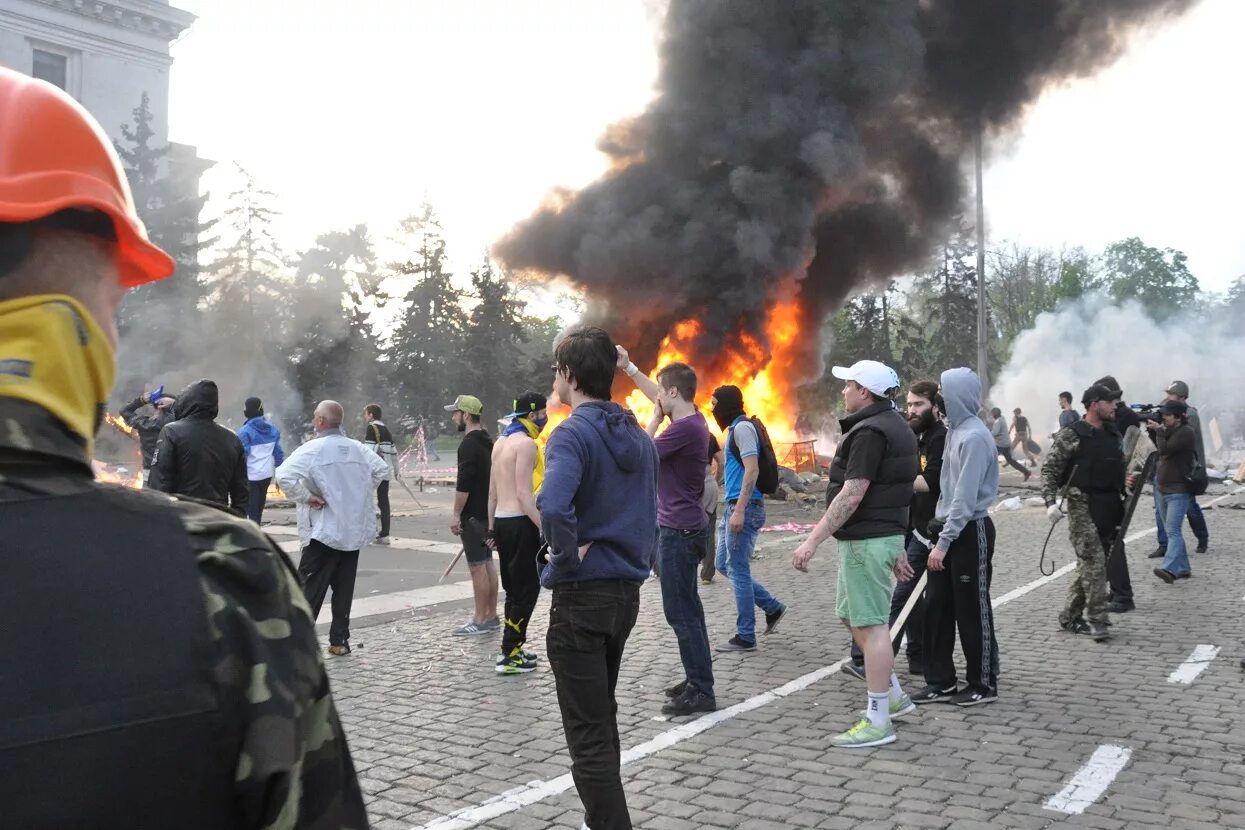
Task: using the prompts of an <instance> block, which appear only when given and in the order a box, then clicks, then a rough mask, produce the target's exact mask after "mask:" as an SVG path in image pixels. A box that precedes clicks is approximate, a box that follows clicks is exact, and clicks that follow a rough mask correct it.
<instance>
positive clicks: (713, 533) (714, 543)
mask: <svg viewBox="0 0 1245 830" xmlns="http://www.w3.org/2000/svg"><path fill="white" fill-rule="evenodd" d="M705 515H706V516H708V517H709V524H708V526H706V527H705V558H704V559H702V560H701V562H700V578H701V579H703V580H705V581H706V582H708V581H709V580H711V579H713V575H714V574H715V573H717V570H718V569H717V568H715V567H714V566H713V560H714V559H715V558H716V557H717V552H718V511H716V510H714V511H713V512H712V513H706V514H705Z"/></svg>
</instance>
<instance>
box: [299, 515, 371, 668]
mask: <svg viewBox="0 0 1245 830" xmlns="http://www.w3.org/2000/svg"><path fill="white" fill-rule="evenodd" d="M358 573H359V552H358V551H357V550H337V549H335V548H331V547H329V546H328V545H326V544H324V543H323V542H321V541H319V540H318V539H312V540H311V543H310V544H308V545H307V547H305V548H303V556H302V559H300V560H298V575H299V576H301V577H302V578H303V593H304V594H306V595H307V604H308V605H310V606H311V618H312V619H313V620H314V619H315V618H316V617H318V616H320V607H321V606H322V605H324V597H325V595H326V594H327V593H328V592H329V588H332V589H333V599H332V602H331V607H332V609H333V623H332V625H330V626H329V644H330V645H334V646H344V645H349V644H350V606H351V605H352V604H353V603H354V583H355V577H356V576H357V575H358Z"/></svg>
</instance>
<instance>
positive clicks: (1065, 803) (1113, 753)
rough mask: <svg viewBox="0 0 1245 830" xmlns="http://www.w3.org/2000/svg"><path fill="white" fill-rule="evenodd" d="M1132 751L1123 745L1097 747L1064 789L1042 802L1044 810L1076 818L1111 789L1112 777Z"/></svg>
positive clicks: (1130, 755) (1126, 761) (1124, 763)
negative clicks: (1075, 816)
mask: <svg viewBox="0 0 1245 830" xmlns="http://www.w3.org/2000/svg"><path fill="white" fill-rule="evenodd" d="M1132 754H1133V751H1132V750H1131V749H1129V748H1128V747H1124V746H1111V745H1110V744H1107V745H1104V746H1100V747H1098V748H1097V749H1095V750H1094V754H1093V755H1091V756H1090V758H1089V761H1087V762H1086V764H1085V766H1083V767H1081V768H1080V769H1079V770H1077V771H1076V775H1074V776H1072V780H1071V781H1069V782H1068V786H1066V787H1064V788H1063V789H1062V790H1060V791H1059V792H1058V793H1056V794H1055V795H1054V796H1052V797H1051V799H1050V800H1049V801H1047V802H1046V804H1045V805H1043V806H1045V808H1046V809H1047V810H1055V811H1056V812H1060V813H1067V814H1069V815H1080V814H1081V813H1083V812H1085V808H1086V807H1088V806H1089V805H1091V804H1093V803H1094V802H1095V801H1097V800H1098V799H1099V798H1101V797H1102V794H1103V793H1104V792H1106V791H1107V787H1109V786H1111V782H1112V781H1114V780H1115V776H1117V775H1119V774H1120V771H1121V770H1122V769H1124V767H1125V766H1126V765H1127V764H1128V759H1129V758H1130V757H1132Z"/></svg>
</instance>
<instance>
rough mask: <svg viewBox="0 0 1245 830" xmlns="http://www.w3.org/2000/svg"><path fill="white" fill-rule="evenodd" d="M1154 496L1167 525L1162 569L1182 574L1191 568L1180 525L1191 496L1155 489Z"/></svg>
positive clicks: (1177, 574)
mask: <svg viewBox="0 0 1245 830" xmlns="http://www.w3.org/2000/svg"><path fill="white" fill-rule="evenodd" d="M1154 498H1155V499H1156V500H1157V501H1158V503H1159V505H1160V509H1161V510H1162V511H1163V522H1164V524H1165V525H1166V526H1167V527H1166V530H1167V555H1166V556H1164V557H1163V570H1165V571H1167V572H1168V573H1171V574H1174V575H1176V576H1183V575H1184V574H1187V573H1189V572H1190V571H1191V570H1192V568H1190V567H1189V551H1188V549H1187V548H1185V544H1184V533H1182V532H1181V529H1180V526H1181V525H1182V524H1184V517H1185V513H1186V512H1187V511H1188V509H1189V502H1191V501H1192V500H1193V497H1192V496H1190V495H1189V494H1188V493H1160V492H1159V491H1157V490H1155V491H1154Z"/></svg>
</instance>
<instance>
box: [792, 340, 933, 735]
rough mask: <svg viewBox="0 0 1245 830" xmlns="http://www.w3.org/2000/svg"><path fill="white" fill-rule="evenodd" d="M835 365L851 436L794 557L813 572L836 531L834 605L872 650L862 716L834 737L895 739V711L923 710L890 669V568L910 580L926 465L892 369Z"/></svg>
mask: <svg viewBox="0 0 1245 830" xmlns="http://www.w3.org/2000/svg"><path fill="white" fill-rule="evenodd" d="M832 373H833V375H834V376H835V377H836V378H839V379H840V380H843V381H846V383H845V384H844V386H843V405H844V408H845V409H846V410H847V412H848V415H847V417H846V418H844V419H842V420H841V421H840V422H839V423H840V425H841V426H842V428H843V440H842V441H840V442H839V447H838V450H837V451H836V452H835V454H834V461H833V462H832V463H831V466H830V489H829V490H828V491H827V493H826V497H827V500H828V501H829V504H828V506H827V507H826V513H825V515H824V516H822V517H821V521H819V522H818V523H817V525H816V527H814V528H813V532H812V533H811V534H809V536H808V538H807V539H805V540H804V543H803V544H801V545H800V546H799V547H798V548H796V551H795V554H794V556H792V560H791V563H792V565H794V566H795V567H796V568H797V569H798V570H801V571H807V570H808V563H809V561H810V560H812V558H813V555H814V554H815V553H816V552H817V546H818V545H820V544H821V543H822V542H823V541H825V539H826V538H828V537H829V536H834V538H835V539H836V540H837V541H838V547H839V578H838V587H837V588H836V592H835V612H836V614H837V616H838V617H839V620H840V621H841V622H842V623H843V624H844V625H846V626H847V627H848V628H849V629H850V630H851V632H852V639H854V640H855V641H856V643H857V644H858V645H859V646H860V648H861V650H862V651H863V652H864V655H865V683H866V685H867V686H868V687H869V699H868V704H867V707H866V709H865V717H864V719H863V720H861V721H860V722H859V723H857V724H856V725H855V726H854V727H852V728H851V729H849V730H848V731H847V732H844V733H842V734H841V735H836V736H835V737H834V738H833V740H832V744H833V745H834V746H837V747H843V748H861V747H870V746H881V745H882V744H889V743H893V742H894V740H895V727H894V726H893V725H892V724H891V719H892V718H898V717H902V716H904V715H906V714H908V713H910V712H912V711H914V710H915V708H916V706H915V705H914V704H913V703H912V699H911V698H910V697H908V695H906V694H904V692H903V690H902V689H901V688H900V686H899V679H898V678H897V677H896V676H895V673H894V672H893V671H892V669H893V668H894V665H895V653H894V652H893V651H892V650H891V640H890V632H889V629H888V628H887V620H888V619H889V612H890V604H891V584H890V577H891V573H892V572H893V573H894V574H895V576H897V577H899V578H900V579H911V578H912V568H911V567H910V566H909V565H908V561H907V559H906V558H905V557H904V556H903V550H904V535H905V534H906V533H907V531H908V507H909V505H910V504H911V503H912V481H913V479H915V478H916V474H917V472H918V471H919V469H920V467H919V462H918V460H917V459H918V456H917V440H916V436H915V435H914V434H913V432H912V428H911V427H910V426H908V423H907V421H906V420H905V419H904V417H903V416H902V415H900V414H899V412H898V411H897V410H896V409H895V403H894V401H893V400H892V397H893V395H894V394H895V393H896V392H898V391H899V376H898V375H896V374H895V370H894V369H892V368H890V367H889V366H886V365H885V364H882V363H879V362H877V361H876V360H860V361H857V362H856V363H855V364H853V365H852V366H849V367H843V366H835V367H834V369H833V372H832Z"/></svg>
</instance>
